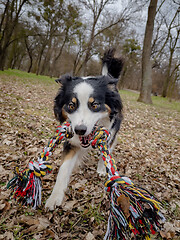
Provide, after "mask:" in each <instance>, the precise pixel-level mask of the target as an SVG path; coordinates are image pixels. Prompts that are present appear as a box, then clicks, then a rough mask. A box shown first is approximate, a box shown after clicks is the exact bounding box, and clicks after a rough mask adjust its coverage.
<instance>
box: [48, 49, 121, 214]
mask: <svg viewBox="0 0 180 240" xmlns="http://www.w3.org/2000/svg"><path fill="white" fill-rule="evenodd" d="M114 53H115V50H114V49H111V50H108V51H106V52H105V54H104V57H103V58H102V62H103V68H102V75H101V76H89V77H71V76H69V75H66V76H63V77H62V78H60V79H58V80H56V81H57V82H59V83H60V84H61V88H60V90H59V92H58V94H57V96H56V98H55V104H54V113H55V116H56V118H57V119H58V120H59V121H60V123H62V122H64V121H65V120H66V119H69V120H70V122H71V125H72V130H73V132H74V136H73V138H71V139H70V140H68V141H67V142H66V143H65V144H64V152H63V155H64V157H63V162H62V165H61V167H60V169H59V173H58V176H57V180H56V184H55V186H54V189H53V191H52V193H51V196H50V197H49V199H48V200H47V202H46V205H45V207H46V208H47V209H49V210H53V209H54V208H55V207H56V206H60V205H61V203H62V201H63V197H64V192H65V191H66V188H67V186H68V183H69V179H70V176H71V173H72V171H73V168H74V166H75V165H76V163H77V160H80V159H82V157H83V156H84V155H85V153H86V152H87V151H88V150H90V149H92V148H91V146H90V142H89V141H90V139H91V134H92V131H93V128H94V126H95V125H101V126H104V127H106V128H107V129H109V131H110V132H111V139H110V146H111V149H112V148H113V145H114V143H115V139H116V134H117V132H118V130H119V128H120V124H121V120H122V102H121V98H120V96H119V93H118V91H117V88H116V84H117V82H118V77H119V75H120V72H121V70H122V67H123V62H122V60H121V59H119V58H114ZM97 172H98V173H99V174H100V175H102V174H105V167H104V163H103V160H102V159H100V160H99V162H98V167H97Z"/></svg>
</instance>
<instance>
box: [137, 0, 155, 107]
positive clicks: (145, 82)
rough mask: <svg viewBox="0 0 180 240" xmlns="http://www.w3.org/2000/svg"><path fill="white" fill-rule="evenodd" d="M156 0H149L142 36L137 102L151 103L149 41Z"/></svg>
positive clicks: (151, 34) (152, 27)
mask: <svg viewBox="0 0 180 240" xmlns="http://www.w3.org/2000/svg"><path fill="white" fill-rule="evenodd" d="M157 1H158V0H151V1H150V4H149V8H148V19H147V23H146V30H145V36H144V44H143V53H142V79H141V90H140V96H139V98H138V101H139V102H144V103H148V104H152V99H151V91H152V78H151V71H152V67H151V60H150V58H151V42H152V36H153V29H154V19H155V15H156V7H157Z"/></svg>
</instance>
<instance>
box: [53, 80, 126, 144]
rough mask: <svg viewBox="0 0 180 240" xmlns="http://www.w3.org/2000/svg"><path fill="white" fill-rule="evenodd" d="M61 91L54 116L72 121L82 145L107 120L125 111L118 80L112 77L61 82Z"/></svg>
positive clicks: (56, 100) (56, 101) (57, 97)
mask: <svg viewBox="0 0 180 240" xmlns="http://www.w3.org/2000/svg"><path fill="white" fill-rule="evenodd" d="M58 81H59V82H60V83H61V88H60V90H59V93H58V95H57V96H56V98H55V104H54V113H55V116H56V118H57V119H58V120H59V121H60V122H64V121H65V120H66V119H69V120H70V121H71V125H72V128H73V131H74V133H75V134H77V135H79V138H80V140H81V141H82V145H84V147H85V145H86V140H87V142H88V138H89V136H90V134H91V133H92V131H93V128H94V126H95V125H96V124H97V123H98V122H99V121H100V120H101V122H102V120H103V119H105V118H107V117H108V118H109V120H110V121H111V119H112V118H113V116H115V115H117V114H118V113H120V112H121V109H122V104H121V100H120V96H119V94H118V92H117V91H114V90H112V89H114V87H113V85H115V84H116V82H117V80H116V79H112V78H110V77H108V76H100V77H88V78H72V77H70V76H64V77H62V78H61V79H58Z"/></svg>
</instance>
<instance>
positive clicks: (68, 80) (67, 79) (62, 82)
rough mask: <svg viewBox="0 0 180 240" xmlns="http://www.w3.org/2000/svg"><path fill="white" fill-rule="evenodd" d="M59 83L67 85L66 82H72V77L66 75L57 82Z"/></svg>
mask: <svg viewBox="0 0 180 240" xmlns="http://www.w3.org/2000/svg"><path fill="white" fill-rule="evenodd" d="M55 81H56V82H57V83H61V84H65V83H66V82H70V81H72V76H71V75H68V74H65V75H63V76H62V77H60V78H58V79H56V80H55Z"/></svg>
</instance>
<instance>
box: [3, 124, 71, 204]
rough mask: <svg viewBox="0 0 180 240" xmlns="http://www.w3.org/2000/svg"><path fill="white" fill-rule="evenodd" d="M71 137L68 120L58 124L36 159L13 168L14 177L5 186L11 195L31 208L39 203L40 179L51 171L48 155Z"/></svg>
mask: <svg viewBox="0 0 180 240" xmlns="http://www.w3.org/2000/svg"><path fill="white" fill-rule="evenodd" d="M71 137H72V131H71V126H70V123H69V122H64V123H63V125H62V126H58V127H57V130H56V134H55V136H54V137H53V138H52V139H51V140H50V141H49V142H48V145H47V146H46V147H45V148H44V149H43V151H42V152H41V153H40V155H39V157H38V159H37V160H31V161H30V162H29V165H28V168H27V169H25V170H23V171H21V172H20V171H19V169H18V168H16V169H15V177H14V178H12V179H11V180H10V181H9V182H8V184H7V188H9V189H11V190H12V192H11V195H12V196H13V198H14V199H15V200H18V201H19V202H20V203H21V204H22V205H32V206H33V208H36V207H37V206H39V205H41V188H42V186H41V179H40V177H44V176H45V175H47V174H49V173H50V172H51V171H52V166H51V164H50V162H49V161H48V160H49V157H50V156H51V155H52V152H53V151H54V149H55V147H56V146H57V145H58V144H60V143H61V142H62V141H63V140H65V139H66V138H71Z"/></svg>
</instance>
